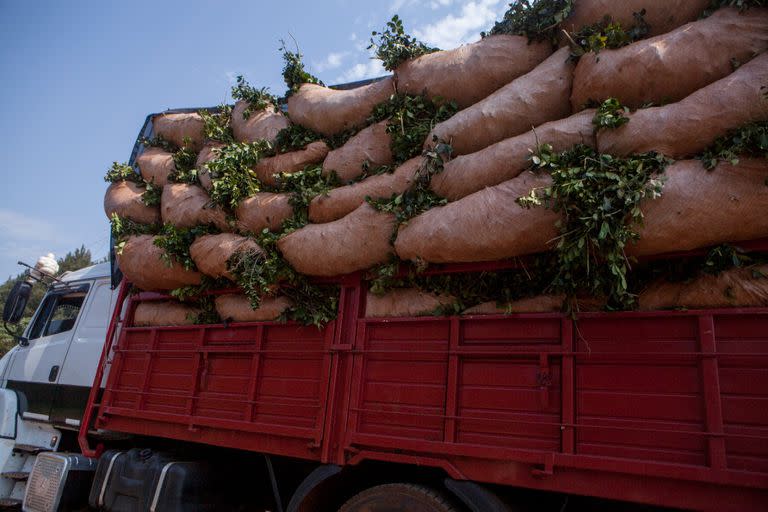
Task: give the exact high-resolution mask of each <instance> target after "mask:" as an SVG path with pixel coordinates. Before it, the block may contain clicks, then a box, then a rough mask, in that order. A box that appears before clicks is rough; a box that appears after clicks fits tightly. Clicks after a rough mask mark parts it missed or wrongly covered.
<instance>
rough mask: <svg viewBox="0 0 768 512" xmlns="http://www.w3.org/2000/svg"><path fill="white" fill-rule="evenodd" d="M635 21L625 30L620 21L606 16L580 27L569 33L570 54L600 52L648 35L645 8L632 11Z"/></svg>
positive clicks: (576, 55) (619, 46) (648, 26)
mask: <svg viewBox="0 0 768 512" xmlns="http://www.w3.org/2000/svg"><path fill="white" fill-rule="evenodd" d="M634 17H635V23H634V25H632V27H630V28H629V29H628V30H625V29H624V27H622V26H621V24H620V23H618V22H614V21H613V20H612V19H611V17H610V16H606V17H605V18H603V20H602V21H600V22H599V23H595V24H593V25H588V26H586V27H582V28H581V29H580V30H579V31H578V32H576V33H575V34H573V35H569V36H568V37H569V39H570V43H571V55H572V56H573V57H581V56H582V55H585V54H587V53H590V52H593V53H596V54H597V53H600V51H601V50H605V49H615V48H621V47H622V46H627V45H628V44H631V43H633V42H635V41H639V40H640V39H643V38H644V37H646V36H647V35H648V33H649V32H650V29H651V27H650V25H648V23H647V22H646V21H645V9H643V10H642V11H640V12H636V13H634Z"/></svg>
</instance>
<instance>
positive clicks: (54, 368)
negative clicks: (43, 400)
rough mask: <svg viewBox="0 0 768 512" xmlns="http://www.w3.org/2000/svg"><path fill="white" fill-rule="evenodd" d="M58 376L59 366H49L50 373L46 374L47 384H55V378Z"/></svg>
mask: <svg viewBox="0 0 768 512" xmlns="http://www.w3.org/2000/svg"><path fill="white" fill-rule="evenodd" d="M58 376H59V365H56V366H51V372H50V373H49V374H48V382H56V377H58Z"/></svg>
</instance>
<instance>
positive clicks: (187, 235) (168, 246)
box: [154, 223, 218, 270]
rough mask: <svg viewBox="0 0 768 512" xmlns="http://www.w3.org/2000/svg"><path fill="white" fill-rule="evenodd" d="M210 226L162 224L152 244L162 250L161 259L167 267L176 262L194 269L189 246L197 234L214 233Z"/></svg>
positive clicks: (188, 268) (186, 267)
mask: <svg viewBox="0 0 768 512" xmlns="http://www.w3.org/2000/svg"><path fill="white" fill-rule="evenodd" d="M216 232H218V230H217V229H216V228H214V227H212V226H195V227H193V228H177V227H176V226H174V225H173V224H169V223H166V224H165V225H163V227H162V229H161V230H160V233H159V234H158V235H157V236H156V237H155V240H154V244H155V245H156V246H157V247H159V248H161V249H162V250H163V255H162V259H163V261H164V262H165V264H166V265H168V266H169V267H170V266H171V265H173V263H178V264H179V265H181V266H182V267H184V268H185V269H186V270H196V268H197V267H196V266H195V262H194V261H193V260H192V256H191V255H190V254H189V246H190V245H192V242H194V241H195V239H196V238H197V237H198V236H202V235H208V234H211V233H216Z"/></svg>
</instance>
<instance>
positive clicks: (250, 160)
mask: <svg viewBox="0 0 768 512" xmlns="http://www.w3.org/2000/svg"><path fill="white" fill-rule="evenodd" d="M271 151H272V147H271V145H270V144H269V142H267V141H265V140H260V141H256V142H235V143H232V144H229V145H228V146H224V147H223V148H221V149H220V150H219V152H218V155H217V157H216V158H215V159H213V160H211V161H210V162H208V163H207V164H205V165H206V167H207V169H208V171H209V173H210V175H211V181H212V183H213V185H212V188H211V190H210V192H209V193H210V196H211V202H212V203H213V204H216V205H219V206H222V207H225V208H236V207H237V205H238V203H239V202H240V201H241V200H242V199H245V198H246V197H248V196H251V195H253V194H254V193H256V192H258V191H259V190H260V189H261V184H260V183H259V180H258V178H257V176H256V173H255V171H254V170H253V167H254V166H255V165H256V164H257V163H258V162H259V160H261V158H262V157H263V156H265V155H268V154H270V152H271Z"/></svg>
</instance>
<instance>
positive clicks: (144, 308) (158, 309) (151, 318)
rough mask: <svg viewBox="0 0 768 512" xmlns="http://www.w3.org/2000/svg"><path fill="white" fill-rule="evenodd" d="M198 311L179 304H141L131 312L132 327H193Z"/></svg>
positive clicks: (168, 302) (165, 302) (164, 302)
mask: <svg viewBox="0 0 768 512" xmlns="http://www.w3.org/2000/svg"><path fill="white" fill-rule="evenodd" d="M199 314H200V309H198V308H195V307H192V306H187V305H186V304H181V303H179V302H170V301H163V302H141V303H139V305H138V306H136V310H135V311H134V312H133V326H134V327H161V326H173V325H194V324H195V322H196V320H197V316H198V315H199Z"/></svg>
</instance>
